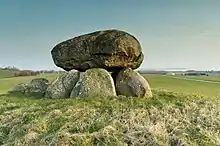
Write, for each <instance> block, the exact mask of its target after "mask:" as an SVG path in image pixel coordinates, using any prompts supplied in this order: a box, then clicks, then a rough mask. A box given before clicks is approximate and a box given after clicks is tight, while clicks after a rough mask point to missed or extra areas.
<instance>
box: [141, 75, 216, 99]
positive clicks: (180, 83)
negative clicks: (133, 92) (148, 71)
mask: <svg viewBox="0 0 220 146" xmlns="http://www.w3.org/2000/svg"><path fill="white" fill-rule="evenodd" d="M143 76H144V77H145V78H146V79H147V80H148V81H149V84H150V85H151V87H152V88H155V89H165V90H169V91H173V92H182V93H189V94H200V95H205V96H220V84H211V83H202V82H196V81H187V80H181V79H174V78H170V77H167V76H160V75H143ZM210 78H211V76H210ZM213 78H215V77H213Z"/></svg>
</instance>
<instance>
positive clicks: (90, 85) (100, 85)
mask: <svg viewBox="0 0 220 146" xmlns="http://www.w3.org/2000/svg"><path fill="white" fill-rule="evenodd" d="M91 96H99V97H100V96H103V97H109V96H116V91H115V85H114V81H113V78H112V77H111V74H110V73H108V71H106V70H105V69H101V68H94V69H89V70H87V71H86V72H81V73H80V78H79V81H78V82H77V83H76V86H75V87H74V88H73V90H72V92H71V95H70V97H91Z"/></svg>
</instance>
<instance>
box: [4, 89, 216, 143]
mask: <svg viewBox="0 0 220 146" xmlns="http://www.w3.org/2000/svg"><path fill="white" fill-rule="evenodd" d="M153 93H154V96H155V98H154V99H140V98H126V97H118V98H103V97H95V98H94V97H88V98H82V99H59V100H50V99H41V100H39V99H33V98H24V97H8V96H2V97H0V145H40V146H43V145H80V146H81V145H86V146H89V145H125V144H127V145H136V146H138V145H161V146H164V145H165V146H166V145H220V138H219V137H220V109H219V105H217V103H218V102H217V101H215V102H213V101H207V100H205V99H204V98H202V97H200V96H197V95H185V94H180V93H172V92H166V91H156V90H154V91H153Z"/></svg>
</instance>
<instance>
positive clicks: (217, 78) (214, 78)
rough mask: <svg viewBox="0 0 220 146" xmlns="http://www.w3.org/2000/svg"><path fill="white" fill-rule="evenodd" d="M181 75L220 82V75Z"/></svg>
mask: <svg viewBox="0 0 220 146" xmlns="http://www.w3.org/2000/svg"><path fill="white" fill-rule="evenodd" d="M179 77H182V78H190V79H199V80H206V81H215V82H216V81H217V82H220V76H179Z"/></svg>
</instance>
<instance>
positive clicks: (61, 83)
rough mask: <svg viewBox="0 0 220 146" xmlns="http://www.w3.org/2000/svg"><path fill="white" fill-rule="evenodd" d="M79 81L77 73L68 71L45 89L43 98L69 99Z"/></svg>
mask: <svg viewBox="0 0 220 146" xmlns="http://www.w3.org/2000/svg"><path fill="white" fill-rule="evenodd" d="M78 80H79V72H78V71H74V70H72V71H69V72H67V73H65V74H62V75H60V76H59V77H58V78H57V79H55V80H54V81H53V82H52V83H51V84H50V85H49V86H48V88H47V90H46V94H45V97H47V98H69V97H70V93H71V91H72V89H73V87H74V86H75V85H76V83H77V81H78Z"/></svg>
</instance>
